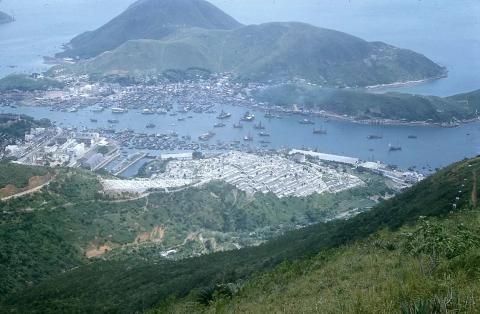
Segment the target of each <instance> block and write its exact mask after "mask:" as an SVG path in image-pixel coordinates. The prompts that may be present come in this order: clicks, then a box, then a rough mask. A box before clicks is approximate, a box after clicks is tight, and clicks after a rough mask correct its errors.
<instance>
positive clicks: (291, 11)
mask: <svg viewBox="0 0 480 314" xmlns="http://www.w3.org/2000/svg"><path fill="white" fill-rule="evenodd" d="M133 2H134V1H133V0H68V1H65V0H34V1H33V0H4V1H3V2H1V4H0V10H3V11H6V12H8V13H11V14H14V15H15V17H16V19H17V21H16V22H15V23H13V24H7V25H3V26H0V76H3V75H6V74H8V73H13V72H33V71H37V72H38V71H42V70H45V69H47V68H48V66H46V65H44V64H42V56H51V55H53V54H54V53H55V52H58V51H59V50H60V49H61V45H62V44H63V43H66V42H68V41H69V40H70V39H71V38H72V37H74V36H75V35H77V34H79V33H82V32H84V31H86V30H92V29H95V28H97V27H99V26H101V25H102V24H104V23H105V22H107V21H108V20H110V19H111V18H113V17H114V16H116V15H117V14H118V13H120V12H121V11H123V10H124V9H125V8H126V7H127V6H128V5H129V4H131V3H133ZM211 2H212V3H214V4H216V5H218V6H220V7H221V8H222V9H224V10H225V11H226V12H227V13H229V14H231V15H233V16H234V17H235V18H237V19H238V20H240V21H241V22H243V23H245V24H251V23H263V22H269V21H303V22H307V23H311V24H314V25H317V26H321V27H326V28H332V29H336V30H340V31H344V32H347V33H350V34H353V35H356V36H359V37H361V38H364V39H366V40H370V41H378V40H379V41H384V42H387V43H390V44H393V45H396V46H399V47H403V48H409V49H413V50H415V51H418V52H420V53H423V54H425V55H426V56H428V57H429V58H431V59H432V60H434V61H436V62H438V63H439V64H441V65H444V66H446V67H447V68H448V69H449V71H450V74H449V77H448V78H447V79H442V80H439V81H435V82H430V83H427V84H422V85H419V86H413V87H411V86H409V87H403V88H400V89H395V90H398V91H404V92H412V93H419V94H433V95H439V96H444V95H451V94H455V93H460V92H465V91H470V90H475V89H478V88H480V75H478V73H480V58H479V57H478V56H479V55H480V36H479V34H480V1H478V0H455V1H445V0H428V1H420V0H389V1H383V0H336V1H332V0H295V1H291V0H262V1H258V0H211Z"/></svg>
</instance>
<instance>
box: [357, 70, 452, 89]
mask: <svg viewBox="0 0 480 314" xmlns="http://www.w3.org/2000/svg"><path fill="white" fill-rule="evenodd" d="M447 77H448V71H445V73H443V74H441V75H438V76H434V77H430V78H425V79H421V80H414V81H405V82H393V83H388V84H378V85H370V86H365V87H364V89H365V90H366V91H372V92H381V91H382V90H384V89H387V88H401V87H408V86H416V85H421V84H424V83H428V82H432V81H436V80H441V79H444V78H447Z"/></svg>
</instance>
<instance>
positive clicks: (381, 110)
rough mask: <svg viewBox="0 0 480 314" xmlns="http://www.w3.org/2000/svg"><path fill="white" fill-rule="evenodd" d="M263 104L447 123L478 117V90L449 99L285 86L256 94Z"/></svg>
mask: <svg viewBox="0 0 480 314" xmlns="http://www.w3.org/2000/svg"><path fill="white" fill-rule="evenodd" d="M255 97H256V98H257V99H258V100H259V101H262V102H269V103H272V104H275V105H280V106H284V107H287V108H291V106H292V104H298V105H301V106H304V107H305V108H307V109H314V110H317V111H320V110H325V111H327V112H333V113H336V114H340V115H344V114H345V115H348V116H351V117H355V118H356V119H370V120H375V119H394V120H404V121H430V122H450V121H452V120H453V119H458V120H465V119H472V118H476V117H477V112H478V111H479V110H480V93H479V92H478V91H476V92H471V93H467V94H461V95H456V96H452V97H448V98H441V97H434V96H421V95H410V94H400V93H385V94H373V93H365V92H363V91H354V90H338V89H337V90H335V89H327V88H322V87H318V86H306V85H296V84H285V85H278V86H273V87H269V88H267V89H265V90H261V91H259V92H257V93H256V94H255Z"/></svg>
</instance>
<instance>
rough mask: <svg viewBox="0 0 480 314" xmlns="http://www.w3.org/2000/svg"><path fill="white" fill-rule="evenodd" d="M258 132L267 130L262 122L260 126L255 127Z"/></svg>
mask: <svg viewBox="0 0 480 314" xmlns="http://www.w3.org/2000/svg"><path fill="white" fill-rule="evenodd" d="M254 128H255V129H256V130H265V126H264V125H263V124H262V121H260V122H259V123H258V124H256V125H255V126H254Z"/></svg>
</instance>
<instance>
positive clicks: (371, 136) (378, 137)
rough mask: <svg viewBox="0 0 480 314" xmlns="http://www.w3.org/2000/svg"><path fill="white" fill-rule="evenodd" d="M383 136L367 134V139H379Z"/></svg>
mask: <svg viewBox="0 0 480 314" xmlns="http://www.w3.org/2000/svg"><path fill="white" fill-rule="evenodd" d="M382 138H383V136H380V135H369V136H367V139H369V140H381V139H382Z"/></svg>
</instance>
